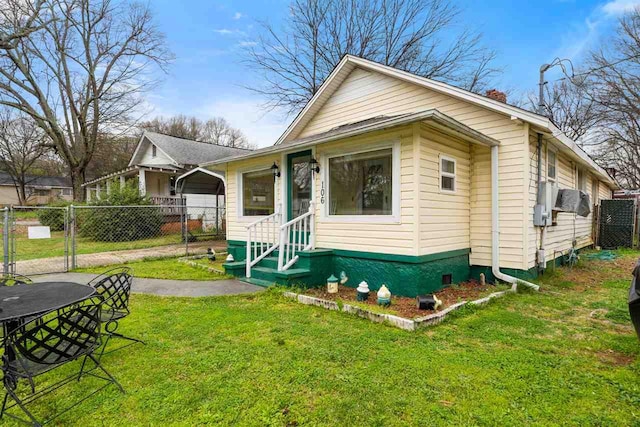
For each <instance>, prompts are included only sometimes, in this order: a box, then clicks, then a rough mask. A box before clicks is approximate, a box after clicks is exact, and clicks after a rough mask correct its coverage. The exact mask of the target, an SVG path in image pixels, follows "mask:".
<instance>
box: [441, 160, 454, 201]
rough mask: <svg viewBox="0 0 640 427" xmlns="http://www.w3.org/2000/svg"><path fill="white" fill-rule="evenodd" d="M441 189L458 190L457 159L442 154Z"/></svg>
mask: <svg viewBox="0 0 640 427" xmlns="http://www.w3.org/2000/svg"><path fill="white" fill-rule="evenodd" d="M440 190H441V191H451V192H453V191H456V161H455V160H453V159H450V158H448V157H444V156H440Z"/></svg>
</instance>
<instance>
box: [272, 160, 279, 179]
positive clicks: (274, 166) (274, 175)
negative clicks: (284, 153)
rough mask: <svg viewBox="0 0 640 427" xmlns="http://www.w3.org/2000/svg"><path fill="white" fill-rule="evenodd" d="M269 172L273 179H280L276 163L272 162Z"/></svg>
mask: <svg viewBox="0 0 640 427" xmlns="http://www.w3.org/2000/svg"><path fill="white" fill-rule="evenodd" d="M271 172H272V173H273V177H274V178H280V168H279V167H278V164H277V163H276V162H273V165H271Z"/></svg>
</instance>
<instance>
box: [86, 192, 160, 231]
mask: <svg viewBox="0 0 640 427" xmlns="http://www.w3.org/2000/svg"><path fill="white" fill-rule="evenodd" d="M113 187H115V189H113V190H112V191H111V193H110V194H109V195H107V194H103V195H102V198H101V199H100V200H96V201H95V202H94V203H93V205H94V206H100V207H99V208H92V209H78V210H77V211H76V218H77V222H78V230H79V234H80V236H82V237H87V238H89V239H91V240H94V241H100V242H126V241H132V240H141V239H149V238H152V237H157V236H159V235H160V234H161V230H162V223H163V215H162V211H161V209H160V208H158V207H155V206H154V205H153V204H151V203H150V202H149V200H148V199H147V198H145V197H142V196H140V195H139V194H138V189H137V187H135V186H133V185H127V186H125V187H124V188H122V189H120V188H118V186H113ZM121 206H135V207H121ZM138 206H139V207H138Z"/></svg>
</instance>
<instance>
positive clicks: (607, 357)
mask: <svg viewBox="0 0 640 427" xmlns="http://www.w3.org/2000/svg"><path fill="white" fill-rule="evenodd" d="M596 356H598V359H600V361H601V362H602V363H606V364H607V365H614V366H628V365H630V364H631V363H633V361H634V359H635V358H634V357H633V356H627V355H626V354H623V353H620V352H617V351H614V350H611V349H609V350H604V351H598V352H597V353H596Z"/></svg>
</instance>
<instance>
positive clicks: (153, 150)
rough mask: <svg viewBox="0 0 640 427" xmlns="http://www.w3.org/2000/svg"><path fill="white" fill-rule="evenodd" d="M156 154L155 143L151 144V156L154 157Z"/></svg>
mask: <svg viewBox="0 0 640 427" xmlns="http://www.w3.org/2000/svg"><path fill="white" fill-rule="evenodd" d="M157 155H158V148H157V147H156V146H155V145H152V146H151V157H156V156H157Z"/></svg>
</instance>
